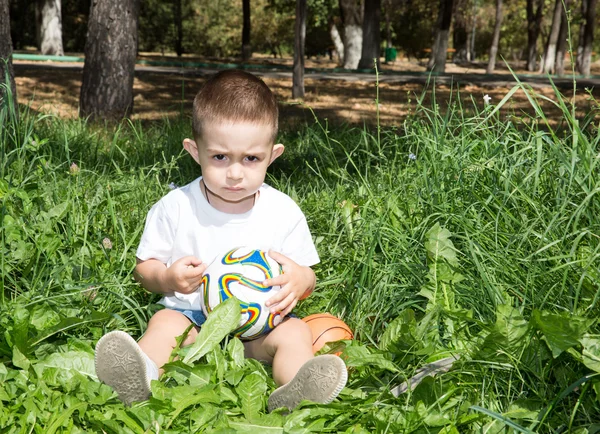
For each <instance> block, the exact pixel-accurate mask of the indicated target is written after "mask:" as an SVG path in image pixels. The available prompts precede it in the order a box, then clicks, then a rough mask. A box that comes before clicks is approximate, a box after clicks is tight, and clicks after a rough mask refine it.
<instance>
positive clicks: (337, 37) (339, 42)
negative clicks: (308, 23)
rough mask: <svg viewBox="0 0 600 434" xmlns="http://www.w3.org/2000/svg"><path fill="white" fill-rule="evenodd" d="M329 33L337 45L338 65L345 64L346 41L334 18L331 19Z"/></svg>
mask: <svg viewBox="0 0 600 434" xmlns="http://www.w3.org/2000/svg"><path fill="white" fill-rule="evenodd" d="M329 35H330V36H331V40H332V41H333V45H334V46H335V51H336V52H337V62H338V65H340V66H341V65H343V64H344V42H343V41H342V37H341V36H340V32H339V31H338V29H337V26H336V25H335V21H333V20H331V22H330V23H329Z"/></svg>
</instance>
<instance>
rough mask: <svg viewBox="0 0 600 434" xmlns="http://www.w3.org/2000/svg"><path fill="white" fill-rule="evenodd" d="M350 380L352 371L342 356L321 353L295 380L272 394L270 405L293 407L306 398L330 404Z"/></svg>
mask: <svg viewBox="0 0 600 434" xmlns="http://www.w3.org/2000/svg"><path fill="white" fill-rule="evenodd" d="M346 381H348V371H347V370H346V365H345V363H344V362H343V360H342V359H340V358H339V357H338V356H334V355H323V356H317V357H315V358H314V359H311V360H309V361H308V362H306V363H305V364H304V365H302V367H301V368H300V370H299V371H298V373H297V374H296V375H295V376H294V378H292V380H291V381H290V382H289V383H287V384H285V385H283V386H281V387H279V388H278V389H276V390H275V391H274V392H273V393H272V394H271V396H269V403H268V408H269V411H273V410H275V409H276V408H281V407H286V408H288V409H290V410H293V409H294V408H295V407H296V406H297V405H298V404H300V402H301V401H303V400H305V399H306V400H309V401H313V402H316V403H319V404H329V403H330V402H331V401H333V400H334V399H335V398H336V397H337V396H338V394H339V393H340V392H341V391H342V389H343V388H344V386H345V385H346Z"/></svg>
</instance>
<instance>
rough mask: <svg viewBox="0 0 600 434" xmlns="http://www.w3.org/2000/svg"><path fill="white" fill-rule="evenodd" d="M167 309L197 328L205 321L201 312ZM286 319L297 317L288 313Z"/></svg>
mask: <svg viewBox="0 0 600 434" xmlns="http://www.w3.org/2000/svg"><path fill="white" fill-rule="evenodd" d="M167 309H171V310H174V311H176V312H179V313H182V314H183V315H185V316H186V318H187V319H189V320H190V321H191V322H193V323H194V325H195V326H197V327H201V326H202V324H204V322H205V321H206V316H205V315H204V312H202V311H201V310H191V309H177V308H175V307H169V308H167ZM286 318H298V316H297V315H296V314H294V313H293V312H290V313H288V314H287V316H286Z"/></svg>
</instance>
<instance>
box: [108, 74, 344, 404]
mask: <svg viewBox="0 0 600 434" xmlns="http://www.w3.org/2000/svg"><path fill="white" fill-rule="evenodd" d="M192 126H193V132H194V140H191V139H185V140H184V141H183V146H184V148H185V149H186V150H187V151H188V152H189V154H190V155H191V156H192V158H193V159H194V160H195V161H196V162H197V163H198V164H199V165H200V167H201V169H202V176H201V177H199V178H198V179H196V180H194V181H193V182H192V183H191V184H188V185H186V186H184V187H182V188H179V189H176V190H173V191H172V192H170V193H169V194H167V195H166V196H165V197H163V198H162V199H161V200H160V201H159V202H158V203H156V204H155V205H154V206H153V207H152V209H151V210H150V212H149V213H148V217H147V220H146V226H145V228H144V233H143V234H142V239H141V242H140V245H139V247H138V250H137V253H136V256H137V265H136V268H135V274H134V277H135V278H136V280H137V281H139V282H140V283H141V284H142V286H143V287H144V288H146V289H147V290H148V291H151V292H155V293H158V294H162V295H163V296H164V297H163V298H162V299H161V304H163V305H164V306H165V309H163V310H160V311H158V312H157V313H156V314H155V315H154V316H152V318H151V319H150V322H149V323H148V330H147V331H146V333H145V334H144V335H143V336H142V338H141V339H140V341H139V342H137V343H136V342H135V341H134V340H133V338H131V337H130V336H129V335H128V334H126V333H124V332H120V331H114V332H111V333H108V334H107V335H105V336H103V337H102V339H100V341H98V344H97V346H96V372H97V374H98V378H99V379H100V380H101V381H103V382H104V383H106V384H108V385H110V386H112V387H113V388H114V389H115V390H116V391H117V393H118V395H119V398H120V399H121V400H122V401H124V402H125V403H127V404H129V403H131V402H133V401H140V400H145V399H147V398H148V397H149V395H150V381H151V380H157V379H158V377H159V374H160V373H161V369H160V368H161V367H162V365H163V364H165V363H166V362H167V361H168V359H169V356H170V354H171V352H172V350H173V348H174V347H175V338H176V337H177V336H180V335H181V334H183V332H184V331H185V329H186V328H187V327H188V326H189V325H190V324H194V327H193V328H192V330H191V332H190V333H189V335H188V336H187V339H186V340H185V341H184V345H189V344H191V343H193V342H194V340H195V338H196V335H197V334H198V331H199V328H200V327H201V326H202V323H203V322H204V321H205V319H206V318H205V317H204V315H203V313H202V310H201V307H200V294H199V292H198V291H197V289H198V286H199V283H200V280H201V277H202V275H203V273H204V271H205V270H206V267H207V264H209V263H210V262H211V261H212V260H213V259H214V258H215V257H216V255H217V254H219V253H222V252H224V251H225V250H227V249H230V248H234V247H238V246H249V247H252V248H258V249H262V250H265V251H267V250H268V251H269V255H270V256H271V257H272V258H273V259H275V260H276V261H277V262H279V263H280V264H281V265H282V267H283V271H284V273H283V274H281V275H280V276H278V277H275V278H273V279H270V280H267V281H265V282H264V284H265V285H268V286H273V285H280V286H281V290H280V291H279V292H278V293H277V295H274V296H273V297H272V298H271V299H270V300H269V301H268V302H267V305H268V306H269V308H270V309H271V311H272V312H273V313H275V312H280V313H281V314H282V316H284V317H285V315H287V314H289V313H290V312H291V311H292V309H293V308H294V306H296V303H297V302H298V300H301V299H302V298H305V297H307V296H308V295H310V293H311V292H312V290H313V289H314V287H315V282H316V278H315V274H314V272H313V271H312V270H311V268H310V267H311V266H312V265H315V264H316V263H318V262H319V257H318V255H317V252H316V249H315V246H314V244H313V242H312V239H311V235H310V232H309V229H308V225H307V223H306V218H305V217H304V214H303V213H302V211H301V210H300V208H299V207H298V206H297V205H296V204H295V203H294V201H293V200H292V199H291V198H290V197H288V196H287V195H285V194H283V193H281V192H279V191H277V190H275V189H274V188H272V187H269V186H268V185H266V184H264V183H263V182H264V179H265V174H266V171H267V168H268V167H269V165H270V164H271V163H272V162H273V161H274V160H275V159H276V158H277V157H279V156H280V155H281V154H282V153H283V150H284V147H283V145H282V144H275V139H276V135H277V127H278V108H277V102H276V100H275V97H274V95H273V94H272V92H271V90H270V89H269V88H268V87H267V85H266V84H265V83H264V82H263V81H262V80H260V79H258V78H257V77H255V76H254V75H252V74H249V73H246V72H243V71H232V70H229V71H223V72H220V73H218V74H216V75H214V76H213V77H211V78H210V79H209V80H208V81H207V82H206V84H205V85H204V86H203V87H202V89H201V90H200V92H199V93H198V94H197V95H196V98H195V99H194V111H193V125H192ZM244 348H245V354H246V356H247V357H252V358H255V359H258V360H261V361H264V362H267V363H270V364H272V366H273V378H274V380H275V382H276V383H277V384H278V385H279V386H280V387H279V388H277V389H276V390H275V391H274V392H273V393H272V394H271V396H270V397H269V403H268V409H269V411H271V410H273V409H276V408H279V407H287V408H289V409H293V408H294V407H296V406H297V405H298V404H299V403H300V401H302V400H303V399H307V400H310V401H315V402H319V403H329V402H331V401H332V400H333V399H335V397H336V396H337V395H338V394H339V392H340V391H341V390H342V388H343V387H344V385H345V384H346V379H347V371H346V366H345V364H344V362H343V361H342V360H341V359H340V358H339V357H337V356H331V355H323V356H318V357H314V356H313V353H312V336H311V331H310V329H309V328H308V326H307V325H306V324H305V323H304V322H303V321H301V320H299V319H298V318H290V317H287V318H286V319H285V321H284V322H282V323H281V324H280V325H278V326H277V327H276V328H275V329H274V330H273V331H272V332H271V333H269V334H268V335H266V336H263V337H260V338H258V339H256V340H252V341H247V342H244Z"/></svg>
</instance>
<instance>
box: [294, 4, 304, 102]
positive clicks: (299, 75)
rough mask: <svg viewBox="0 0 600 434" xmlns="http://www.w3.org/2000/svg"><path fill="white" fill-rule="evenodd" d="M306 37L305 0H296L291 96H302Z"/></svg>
mask: <svg viewBox="0 0 600 434" xmlns="http://www.w3.org/2000/svg"><path fill="white" fill-rule="evenodd" d="M305 39H306V0H296V29H295V38H294V69H293V73H292V98H304V40H305Z"/></svg>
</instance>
